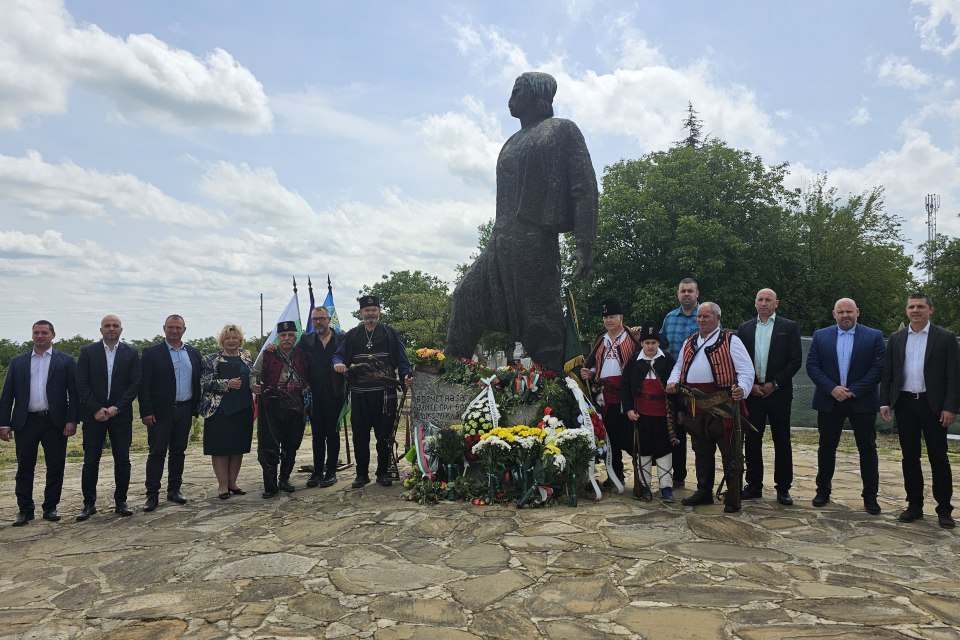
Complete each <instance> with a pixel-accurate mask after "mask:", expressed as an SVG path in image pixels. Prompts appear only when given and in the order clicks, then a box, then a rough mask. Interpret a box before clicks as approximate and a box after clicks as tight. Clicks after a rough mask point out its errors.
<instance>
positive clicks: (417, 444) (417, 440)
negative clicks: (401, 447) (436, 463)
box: [413, 424, 431, 479]
mask: <svg viewBox="0 0 960 640" xmlns="http://www.w3.org/2000/svg"><path fill="white" fill-rule="evenodd" d="M424 444H425V438H424V437H423V425H419V424H418V425H417V431H416V433H415V434H414V438H413V448H414V450H415V451H416V460H417V466H418V467H420V472H421V473H422V474H423V476H424V477H425V478H427V479H430V478H431V473H430V463H429V462H428V461H427V454H426V451H425V450H424Z"/></svg>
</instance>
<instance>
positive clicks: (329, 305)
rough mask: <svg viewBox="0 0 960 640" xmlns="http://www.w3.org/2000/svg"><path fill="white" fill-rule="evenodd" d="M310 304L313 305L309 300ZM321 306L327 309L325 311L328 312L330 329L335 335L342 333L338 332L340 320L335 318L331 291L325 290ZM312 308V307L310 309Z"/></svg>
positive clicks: (335, 309)
mask: <svg viewBox="0 0 960 640" xmlns="http://www.w3.org/2000/svg"><path fill="white" fill-rule="evenodd" d="M310 304H311V305H312V304H313V299H312V298H311V299H310ZM323 306H324V307H326V308H327V311H329V312H330V317H331V318H332V320H331V321H330V328H331V329H333V330H334V331H336V332H337V333H343V331H341V330H340V318H338V317H337V308H336V307H335V306H334V304H333V289H328V290H327V298H326V300H324V301H323ZM311 308H312V307H311Z"/></svg>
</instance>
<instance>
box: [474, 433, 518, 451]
mask: <svg viewBox="0 0 960 640" xmlns="http://www.w3.org/2000/svg"><path fill="white" fill-rule="evenodd" d="M487 447H500V448H501V449H503V450H505V451H510V443H508V442H506V441H505V440H502V439H501V438H499V437H497V436H490V437H489V438H486V439H485V440H481V441H480V442H478V443H477V444H475V445H473V449H471V451H473V453H475V454H479V453H480V452H481V451H483V450H484V449H485V448H487Z"/></svg>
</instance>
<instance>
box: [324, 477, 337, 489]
mask: <svg viewBox="0 0 960 640" xmlns="http://www.w3.org/2000/svg"><path fill="white" fill-rule="evenodd" d="M335 484H337V476H336V474H334V475H330V476H327V477H326V478H324V479H323V482H321V483H320V486H321V487H332V486H333V485H335Z"/></svg>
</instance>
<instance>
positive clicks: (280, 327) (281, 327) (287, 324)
mask: <svg viewBox="0 0 960 640" xmlns="http://www.w3.org/2000/svg"><path fill="white" fill-rule="evenodd" d="M296 330H297V323H296V322H294V321H293V320H284V321H283V322H278V323H277V333H283V332H284V331H296Z"/></svg>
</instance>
